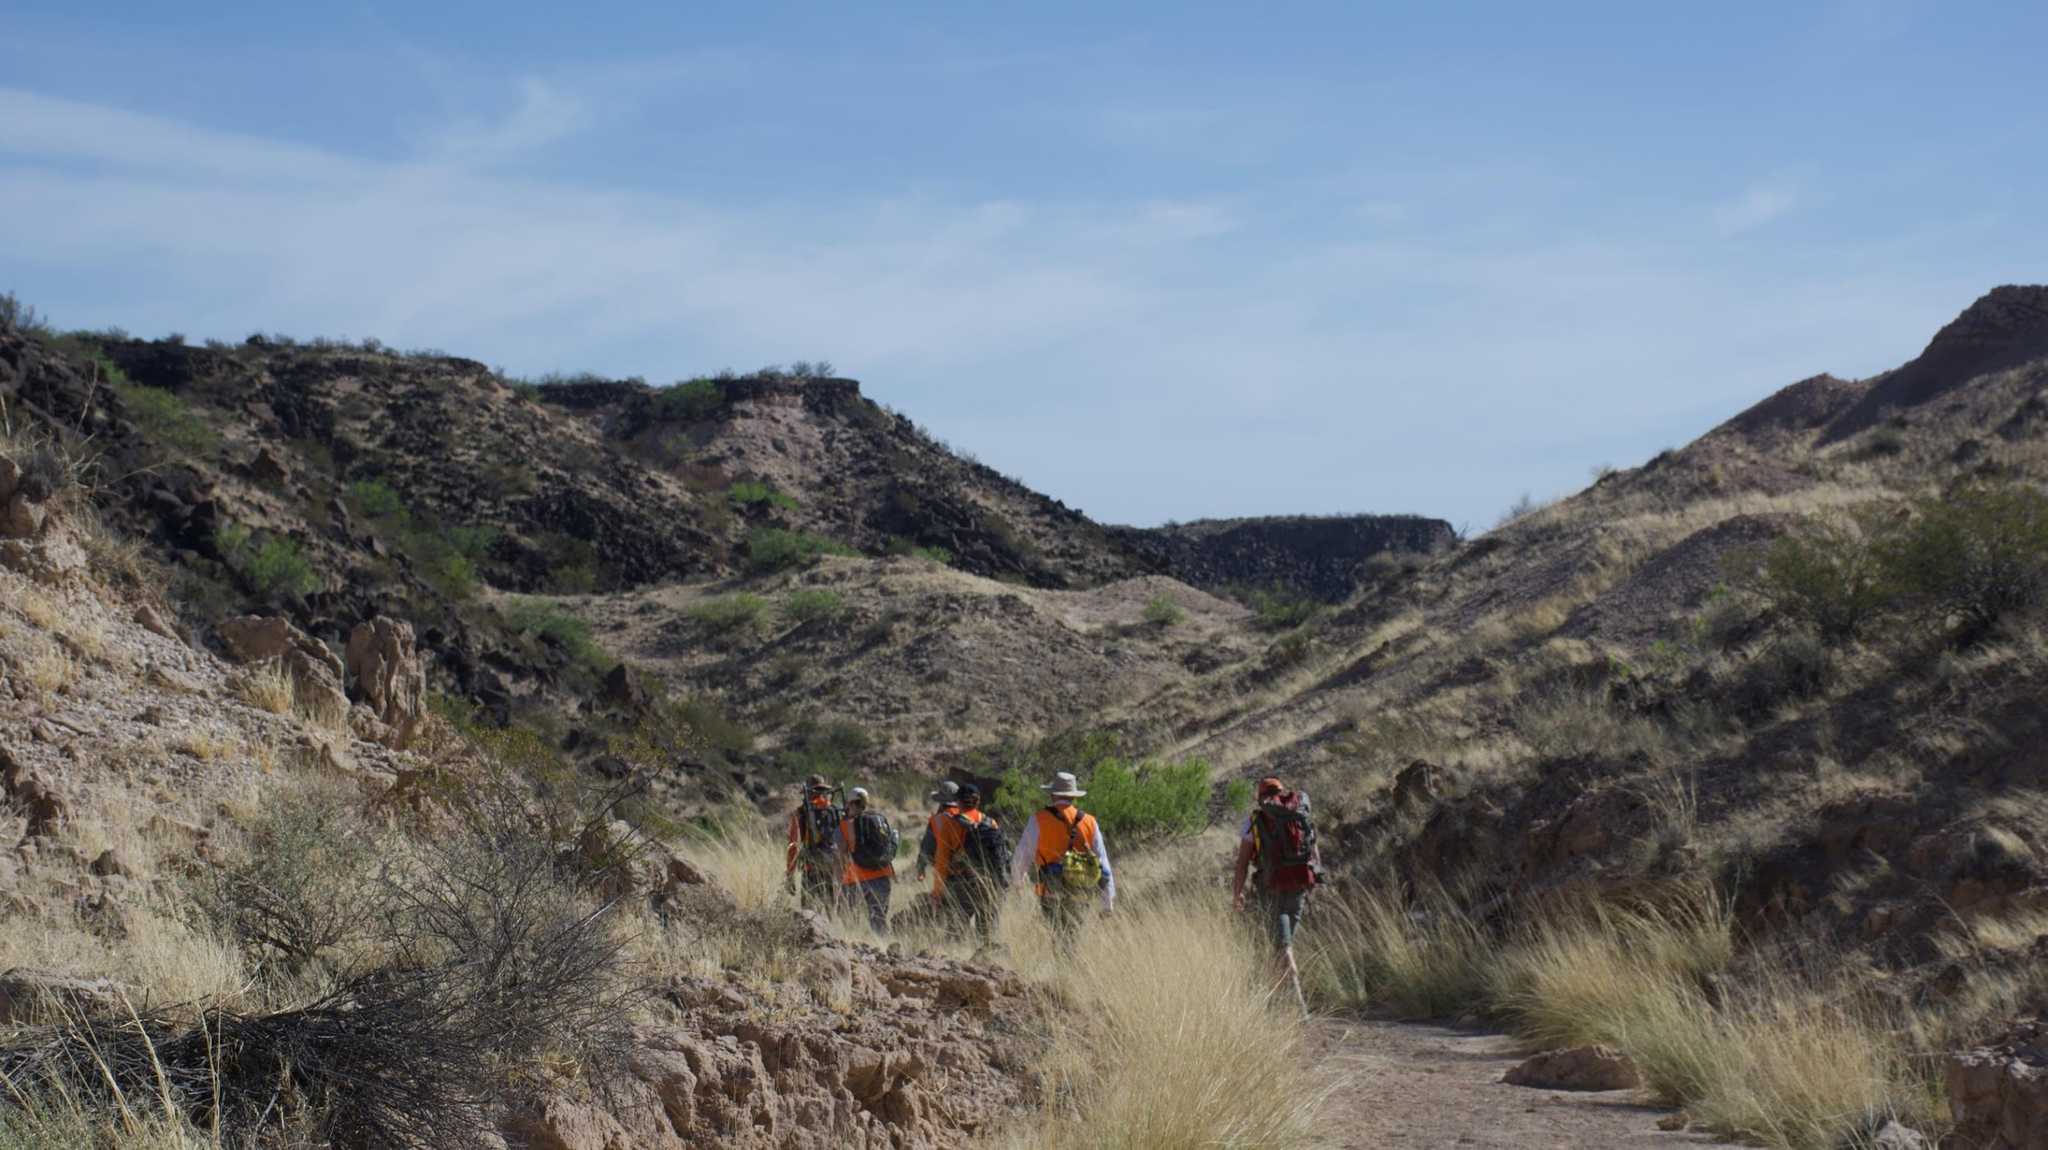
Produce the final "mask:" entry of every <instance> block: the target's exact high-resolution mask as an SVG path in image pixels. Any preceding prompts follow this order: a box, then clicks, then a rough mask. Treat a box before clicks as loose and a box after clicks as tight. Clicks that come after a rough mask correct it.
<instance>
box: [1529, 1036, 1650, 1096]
mask: <svg viewBox="0 0 2048 1150" xmlns="http://www.w3.org/2000/svg"><path fill="white" fill-rule="evenodd" d="M1502 1081H1504V1082H1506V1083H1507V1084H1508V1085H1510V1086H1533V1087H1536V1088H1537V1089H1540V1090H1633V1089H1635V1088H1636V1087H1638V1086H1641V1085H1642V1084H1643V1076H1642V1072H1641V1071H1639V1070H1637V1069H1636V1064H1635V1063H1634V1062H1632V1061H1630V1060H1629V1057H1628V1056H1627V1055H1625V1054H1623V1053H1621V1052H1620V1051H1618V1050H1615V1049H1613V1048H1611V1047H1607V1046H1577V1047H1573V1048H1572V1049H1570V1050H1551V1051H1546V1052H1545V1053H1542V1054H1538V1055H1537V1056H1535V1057H1534V1058H1531V1059H1529V1060H1528V1061H1526V1062H1523V1063H1522V1064H1521V1065H1519V1066H1517V1067H1515V1068H1514V1069H1512V1070H1510V1071H1508V1072H1507V1076H1506V1077H1505V1078H1503V1079H1502Z"/></svg>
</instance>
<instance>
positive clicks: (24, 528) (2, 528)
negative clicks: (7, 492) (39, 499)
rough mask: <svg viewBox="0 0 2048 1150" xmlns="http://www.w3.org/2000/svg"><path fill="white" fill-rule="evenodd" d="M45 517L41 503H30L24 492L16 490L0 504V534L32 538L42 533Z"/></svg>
mask: <svg viewBox="0 0 2048 1150" xmlns="http://www.w3.org/2000/svg"><path fill="white" fill-rule="evenodd" d="M45 518H46V517H45V514H44V512H43V505H42V504H40V503H30V502H29V501H28V495H27V494H26V493H23V492H16V493H15V494H14V495H13V496H12V497H10V498H9V499H8V500H7V502H6V503H5V505H4V506H0V535H5V536H7V537H9V538H11V539H32V538H34V537H35V536H37V535H39V534H41V533H42V530H43V523H44V522H45Z"/></svg>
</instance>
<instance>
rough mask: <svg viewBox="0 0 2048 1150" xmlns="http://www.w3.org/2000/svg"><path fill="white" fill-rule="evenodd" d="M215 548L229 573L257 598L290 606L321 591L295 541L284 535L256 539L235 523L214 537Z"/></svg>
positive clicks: (309, 562) (221, 529)
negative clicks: (238, 578) (286, 603)
mask: <svg viewBox="0 0 2048 1150" xmlns="http://www.w3.org/2000/svg"><path fill="white" fill-rule="evenodd" d="M214 545H215V547H216V548H218V549H219V551H220V555H221V558H222V559H223V560H224V561H225V562H226V563H227V565H228V569H229V570H231V571H233V572H234V573H235V574H236V575H238V576H239V577H240V578H241V580H242V582H243V583H245V584H246V585H247V586H248V587H249V589H250V590H251V591H253V592H255V593H256V594H257V595H258V596H259V597H261V598H264V599H268V600H270V601H272V602H293V601H296V600H299V599H304V598H305V597H306V596H308V595H311V594H312V593H313V592H315V591H317V590H319V589H320V576H319V575H318V574H317V573H316V572H315V571H314V570H313V564H312V562H311V561H310V560H308V559H307V558H306V556H305V555H304V553H302V552H301V551H300V550H299V545H298V543H297V542H295V541H294V540H292V539H290V538H288V537H286V536H283V535H264V536H262V537H260V539H259V537H257V536H256V534H255V533H254V532H251V531H250V530H249V529H248V528H246V527H243V526H242V525H240V524H238V523H229V524H224V525H223V526H221V528H220V529H219V530H218V531H216V532H215V533H214Z"/></svg>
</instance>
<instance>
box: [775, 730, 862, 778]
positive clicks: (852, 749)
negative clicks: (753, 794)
mask: <svg viewBox="0 0 2048 1150" xmlns="http://www.w3.org/2000/svg"><path fill="white" fill-rule="evenodd" d="M874 746H875V739H874V736H873V735H870V734H869V733H868V732H867V729H866V728H865V727H862V726H861V725H860V724H859V723H853V722H847V721H845V720H838V721H834V722H830V723H819V722H816V721H815V720H808V719H807V720H805V721H804V722H802V723H800V724H798V726H797V729H796V731H795V732H794V735H793V737H792V739H791V745H790V747H789V749H787V750H785V751H783V752H782V758H781V763H782V769H783V771H784V773H786V774H787V775H789V776H790V777H792V778H795V777H799V776H804V775H824V776H825V777H826V778H828V779H835V780H843V779H845V778H847V777H848V776H849V775H851V774H852V773H853V771H854V770H855V769H856V768H857V767H859V766H860V762H861V760H862V759H863V758H864V757H865V756H866V755H867V754H868V752H870V751H871V750H873V749H874Z"/></svg>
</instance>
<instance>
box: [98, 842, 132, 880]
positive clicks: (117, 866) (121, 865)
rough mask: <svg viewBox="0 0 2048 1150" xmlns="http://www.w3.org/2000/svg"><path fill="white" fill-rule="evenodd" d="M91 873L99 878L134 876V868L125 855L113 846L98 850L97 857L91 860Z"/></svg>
mask: <svg viewBox="0 0 2048 1150" xmlns="http://www.w3.org/2000/svg"><path fill="white" fill-rule="evenodd" d="M92 873H94V874H96V875H98V876H100V877H101V878H113V877H115V876H117V875H118V876H119V877H121V878H134V877H135V868H134V866H132V865H130V864H129V862H128V857H127V856H126V855H124V854H122V853H121V852H120V851H118V850H115V849H114V848H113V847H108V848H107V849H106V850H103V851H101V852H100V854H99V857H98V858H96V859H94V860H92Z"/></svg>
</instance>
